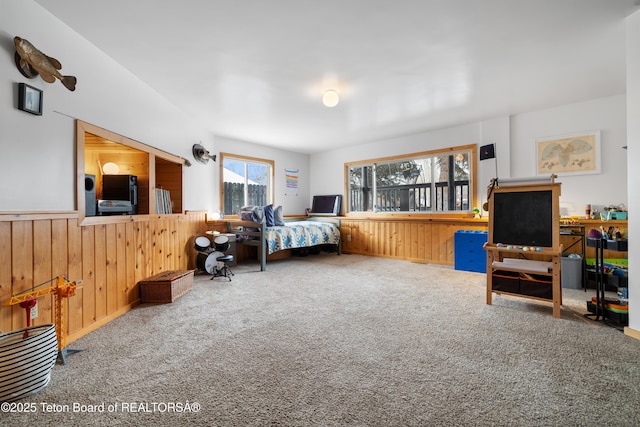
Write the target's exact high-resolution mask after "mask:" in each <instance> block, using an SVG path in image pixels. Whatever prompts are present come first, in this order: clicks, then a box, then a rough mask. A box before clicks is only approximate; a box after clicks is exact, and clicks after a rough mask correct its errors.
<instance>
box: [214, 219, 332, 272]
mask: <svg viewBox="0 0 640 427" xmlns="http://www.w3.org/2000/svg"><path fill="white" fill-rule="evenodd" d="M227 230H228V232H229V233H234V234H236V236H237V239H236V241H237V243H239V244H247V245H251V246H257V247H258V252H259V253H258V257H259V259H260V270H262V271H265V270H266V260H267V255H270V254H273V253H275V252H278V251H283V250H287V249H302V248H312V247H318V246H322V245H331V246H333V247H334V248H335V250H336V252H337V253H338V255H339V254H340V220H338V219H337V218H308V219H306V220H302V221H298V220H295V221H285V223H284V225H274V226H266V225H265V224H264V223H260V222H253V221H242V220H238V221H229V222H228V223H227Z"/></svg>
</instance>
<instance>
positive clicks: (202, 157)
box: [191, 144, 216, 165]
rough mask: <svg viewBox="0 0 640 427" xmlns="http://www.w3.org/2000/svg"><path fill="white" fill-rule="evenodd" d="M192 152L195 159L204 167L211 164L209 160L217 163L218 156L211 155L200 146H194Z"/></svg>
mask: <svg viewBox="0 0 640 427" xmlns="http://www.w3.org/2000/svg"><path fill="white" fill-rule="evenodd" d="M191 152H192V153H193V158H194V159H196V161H198V162H200V163H202V164H204V165H206V164H207V163H209V159H211V160H213V161H214V162H215V161H216V155H215V154H210V153H209V151H207V149H206V148H204V147H203V146H202V145H200V144H193V148H192V149H191Z"/></svg>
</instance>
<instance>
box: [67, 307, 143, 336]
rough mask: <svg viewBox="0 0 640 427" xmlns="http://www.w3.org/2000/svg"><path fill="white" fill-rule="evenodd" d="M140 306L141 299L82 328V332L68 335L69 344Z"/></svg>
mask: <svg viewBox="0 0 640 427" xmlns="http://www.w3.org/2000/svg"><path fill="white" fill-rule="evenodd" d="M138 305H140V299H138V300H136V301H135V302H133V303H131V304H129V305H126V306H124V307H122V308H121V309H120V310H118V311H115V312H113V313H111V314H110V315H109V316H106V317H103V318H102V319H100V320H98V321H96V322H94V323H92V324H91V325H89V326H87V327H86V328H82V329H81V330H80V331H78V332H74V333H73V334H69V335H67V344H69V343H72V342H74V341H76V340H78V339H80V338H82V337H83V336H85V335H87V334H88V333H90V332H93V331H95V330H96V329H98V328H100V327H102V326H104V325H106V324H107V323H109V322H111V321H112V320H114V319H116V318H118V317H120V316H122V315H123V314H125V313H126V312H128V311H129V310H131V309H133V308H134V307H136V306H138Z"/></svg>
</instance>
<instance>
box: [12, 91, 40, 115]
mask: <svg viewBox="0 0 640 427" xmlns="http://www.w3.org/2000/svg"><path fill="white" fill-rule="evenodd" d="M18 109H20V110H22V111H26V112H27V113H31V114H35V115H36V116H41V115H42V91H41V90H40V89H38V88H35V87H33V86H29V85H28V84H26V83H18Z"/></svg>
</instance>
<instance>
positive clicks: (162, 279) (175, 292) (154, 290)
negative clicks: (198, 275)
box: [139, 270, 193, 303]
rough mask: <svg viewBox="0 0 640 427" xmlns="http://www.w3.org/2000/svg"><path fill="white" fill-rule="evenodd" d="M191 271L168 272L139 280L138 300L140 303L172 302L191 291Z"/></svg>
mask: <svg viewBox="0 0 640 427" xmlns="http://www.w3.org/2000/svg"><path fill="white" fill-rule="evenodd" d="M192 284H193V270H168V271H163V272H162V273H159V274H156V275H155V276H151V277H149V278H147V279H144V280H141V281H140V282H139V285H140V298H141V299H142V302H150V303H169V302H174V301H175V300H176V299H178V298H180V297H181V296H182V295H184V294H186V293H188V292H189V291H190V290H191V285H192Z"/></svg>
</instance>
